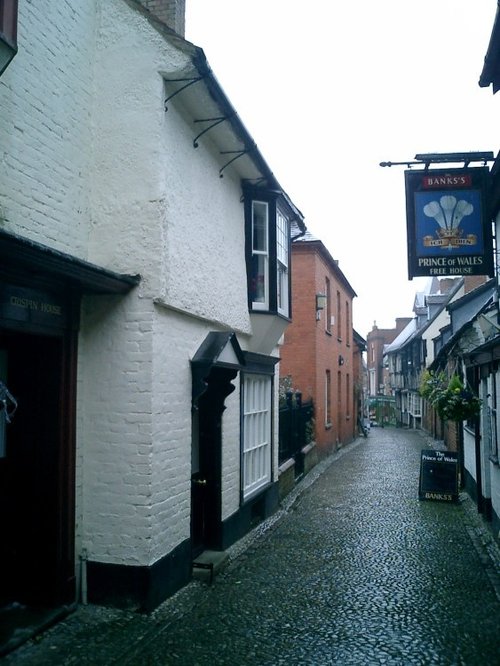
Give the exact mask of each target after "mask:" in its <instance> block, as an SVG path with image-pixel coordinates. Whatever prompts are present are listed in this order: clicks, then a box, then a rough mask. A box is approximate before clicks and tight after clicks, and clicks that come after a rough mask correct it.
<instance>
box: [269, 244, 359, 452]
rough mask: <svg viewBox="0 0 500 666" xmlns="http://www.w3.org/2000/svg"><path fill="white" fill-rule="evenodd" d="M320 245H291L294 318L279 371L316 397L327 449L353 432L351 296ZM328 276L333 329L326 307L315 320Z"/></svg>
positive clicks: (319, 435)
mask: <svg viewBox="0 0 500 666" xmlns="http://www.w3.org/2000/svg"><path fill="white" fill-rule="evenodd" d="M317 250H318V245H317V244H315V245H311V244H309V243H296V244H294V245H293V246H292V251H293V255H292V284H293V296H292V297H293V321H292V323H291V324H290V326H289V327H288V328H287V330H286V331H285V335H284V345H283V347H282V349H281V358H282V361H281V364H280V365H281V368H280V370H281V376H286V375H291V377H292V386H293V388H294V389H296V390H300V391H301V392H302V395H303V399H304V400H307V399H309V398H312V399H313V401H314V406H315V421H316V426H315V439H316V444H317V445H318V447H319V448H320V449H321V451H322V452H324V453H326V452H328V451H331V450H333V449H335V448H337V447H338V446H340V445H342V444H346V443H348V442H349V441H351V440H352V439H353V437H354V433H355V423H354V421H355V409H354V399H353V396H354V381H355V369H354V364H353V363H354V361H353V350H354V343H353V339H352V295H351V294H350V293H349V292H348V290H347V289H346V287H345V285H344V284H343V283H342V282H341V281H339V279H338V277H337V275H336V273H335V270H334V268H333V266H331V265H330V262H329V261H328V260H327V259H325V257H324V256H323V254H322V253H321V251H317ZM326 278H328V279H329V280H330V294H331V314H332V315H333V316H334V317H335V322H334V324H333V325H332V326H331V332H327V331H326V326H325V323H326V322H325V317H326V310H323V311H322V312H321V318H320V319H319V320H317V319H316V301H315V298H316V294H318V293H325V282H326ZM337 291H338V292H339V294H340V302H341V307H342V311H343V318H342V327H341V330H339V329H338V321H337V305H336V303H337ZM346 301H347V302H348V303H349V310H350V324H351V327H350V328H351V330H350V334H349V339H348V337H347V335H346V333H345V328H346V319H345V303H346ZM339 357H342V364H340V363H339ZM327 370H329V371H330V395H331V401H330V414H331V420H330V424H329V425H326V409H325V387H326V371H327ZM347 378H349V379H347Z"/></svg>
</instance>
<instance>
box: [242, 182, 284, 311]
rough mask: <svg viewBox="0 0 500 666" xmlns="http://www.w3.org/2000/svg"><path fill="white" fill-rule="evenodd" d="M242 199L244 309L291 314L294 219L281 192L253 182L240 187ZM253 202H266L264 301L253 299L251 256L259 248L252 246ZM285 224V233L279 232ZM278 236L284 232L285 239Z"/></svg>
mask: <svg viewBox="0 0 500 666" xmlns="http://www.w3.org/2000/svg"><path fill="white" fill-rule="evenodd" d="M243 195H244V202H245V236H246V263H247V284H248V309H249V311H250V312H251V313H254V312H255V313H264V314H273V315H278V316H280V317H284V318H286V319H291V317H292V299H291V288H292V285H291V282H292V280H291V262H292V243H291V222H292V220H293V219H294V216H293V212H292V211H291V210H290V207H289V205H288V204H287V202H286V200H285V198H284V196H283V194H282V193H281V192H275V191H270V190H267V189H263V188H258V187H255V186H250V185H246V186H244V188H243ZM255 204H263V205H266V206H267V243H268V245H267V275H266V284H265V285H264V289H265V293H266V298H265V299H264V301H256V300H255V278H256V276H257V271H256V269H255V265H256V264H255V256H258V253H259V251H255V250H254V226H255V225H254V209H255ZM283 225H285V226H286V229H285V234H283V233H282V230H283ZM280 235H281V238H282V240H284V239H285V235H286V246H285V243H283V242H281V243H280V240H279V237H280Z"/></svg>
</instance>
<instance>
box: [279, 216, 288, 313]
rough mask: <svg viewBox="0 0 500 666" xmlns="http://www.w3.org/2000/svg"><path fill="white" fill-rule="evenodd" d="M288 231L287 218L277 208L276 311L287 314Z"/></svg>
mask: <svg viewBox="0 0 500 666" xmlns="http://www.w3.org/2000/svg"><path fill="white" fill-rule="evenodd" d="M289 238H290V233H289V231H288V220H287V219H286V217H285V216H284V215H283V213H282V212H281V211H280V210H279V209H278V210H277V211H276V267H277V276H276V284H277V289H278V293H277V300H278V312H279V313H280V314H282V315H285V316H288V244H289Z"/></svg>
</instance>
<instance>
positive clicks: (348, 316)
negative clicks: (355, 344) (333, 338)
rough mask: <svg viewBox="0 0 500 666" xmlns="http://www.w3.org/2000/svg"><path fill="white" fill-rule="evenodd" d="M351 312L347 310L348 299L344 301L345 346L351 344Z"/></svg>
mask: <svg viewBox="0 0 500 666" xmlns="http://www.w3.org/2000/svg"><path fill="white" fill-rule="evenodd" d="M350 328H351V313H350V311H349V301H346V302H345V343H346V345H347V346H349V345H350V344H351V335H350Z"/></svg>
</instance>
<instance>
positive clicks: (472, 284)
mask: <svg viewBox="0 0 500 666" xmlns="http://www.w3.org/2000/svg"><path fill="white" fill-rule="evenodd" d="M487 281H488V278H487V277H486V275H466V276H465V277H464V293H465V294H468V293H469V292H470V291H473V290H474V289H477V288H478V287H480V286H481V285H482V284H484V283H485V282H487Z"/></svg>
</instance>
